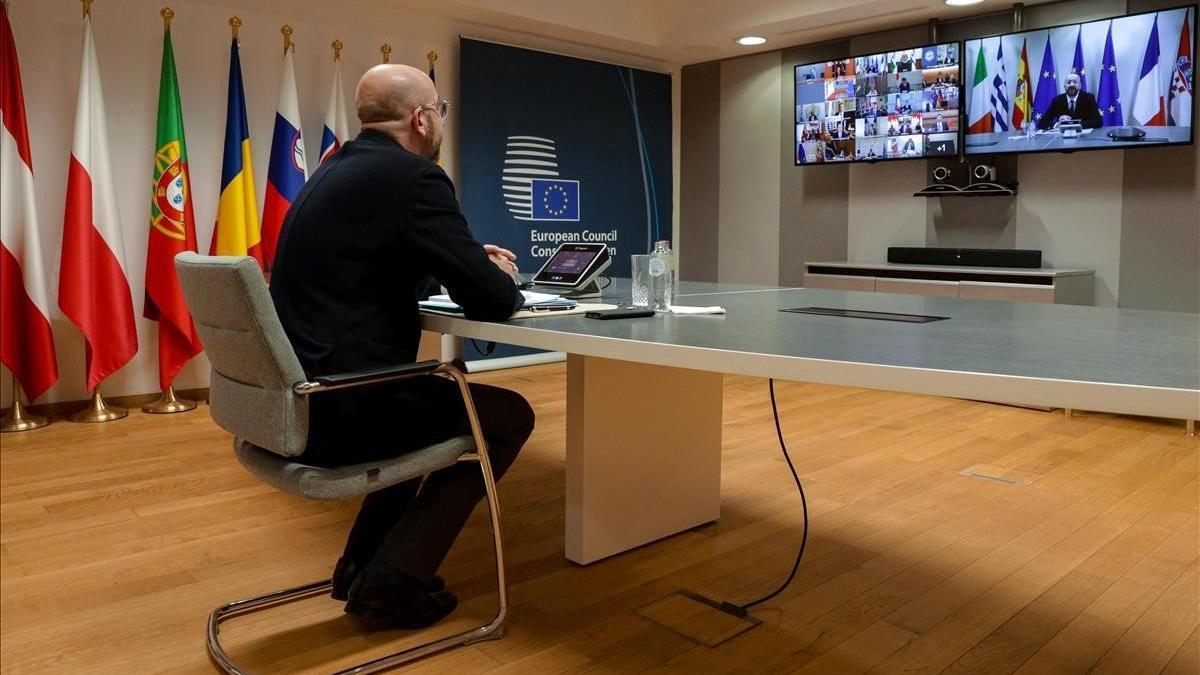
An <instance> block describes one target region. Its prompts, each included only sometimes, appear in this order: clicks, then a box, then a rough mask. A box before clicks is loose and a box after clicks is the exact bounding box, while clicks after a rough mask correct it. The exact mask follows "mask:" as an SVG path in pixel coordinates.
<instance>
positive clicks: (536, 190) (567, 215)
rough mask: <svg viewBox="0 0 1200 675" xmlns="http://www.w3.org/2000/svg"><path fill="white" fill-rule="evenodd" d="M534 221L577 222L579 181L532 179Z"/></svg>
mask: <svg viewBox="0 0 1200 675" xmlns="http://www.w3.org/2000/svg"><path fill="white" fill-rule="evenodd" d="M530 187H531V189H530V192H531V193H532V195H531V196H532V197H533V219H534V220H579V181H577V180H563V179H559V178H554V179H543V178H534V179H533V184H532V185H531V186H530Z"/></svg>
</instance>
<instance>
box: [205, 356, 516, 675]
mask: <svg viewBox="0 0 1200 675" xmlns="http://www.w3.org/2000/svg"><path fill="white" fill-rule="evenodd" d="M432 364H433V362H430V365H432ZM411 365H414V366H420V365H422V364H411ZM428 374H442V375H446V376H448V377H449V378H451V379H453V380H454V381H455V383H457V384H458V390H459V393H460V394H461V395H462V400H463V406H464V407H465V408H466V411H467V420H468V421H469V423H470V426H471V435H472V436H473V437H474V439H475V452H468V453H466V454H463V455H462V456H461V457H459V458H458V461H460V462H478V463H479V469H480V471H481V472H482V473H483V483H484V488H485V491H486V493H487V503H488V514H489V516H490V519H491V528H492V539H493V542H494V544H495V548H496V585H497V591H498V596H499V597H498V605H499V606H498V608H497V610H496V615H495V617H493V618H492V620H491V621H489V622H488V623H485V624H483V625H481V626H477V627H475V628H472V629H470V630H467V631H463V632H461V633H457V634H454V635H450V636H447V637H444V638H440V639H438V640H432V641H429V642H425V643H422V644H419V645H417V646H415V647H409V648H408V649H404V650H401V651H399V652H395V653H393V654H389V655H387V656H382V657H380V658H377V659H374V660H372V661H368V662H366V663H361V664H359V665H356V666H352V667H350V668H347V669H344V670H340V671H338V672H337V673H336V674H335V675H351V674H354V675H359V674H362V673H377V672H379V671H382V670H387V669H388V668H392V667H395V666H399V665H401V664H404V663H408V662H411V661H415V660H417V659H421V658H424V657H426V656H431V655H433V654H437V653H438V652H442V651H446V650H448V649H453V648H455V647H463V646H466V645H470V644H474V643H476V642H482V641H484V640H498V639H500V638H502V637H504V629H505V622H506V620H507V618H508V582H507V580H506V578H505V574H504V548H503V545H502V541H501V537H500V502H499V499H498V497H497V494H496V480H495V476H494V474H493V473H492V463H491V459H490V458H489V456H488V451H487V442H486V441H485V440H484V438H483V430H482V429H481V428H480V425H479V414H478V413H477V412H476V410H475V402H474V400H472V398H471V390H470V388H469V387H468V386H467V378H466V376H465V375H464V374H463V372H462V371H461V370H460V369H459V368H457V367H455V366H454V365H453V364H450V363H441V364H438V365H437V367H436V368H425V369H422V370H420V371H419V372H415V373H414V372H405V370H404V367H400V368H398V369H397V371H396V372H393V373H387V372H384V373H378V374H364V375H363V376H361V377H350V378H346V382H345V383H337V382H336V380H334V381H326V382H322V378H317V381H315V382H300V383H298V384H296V385H294V386H293V387H292V391H293V392H295V393H296V394H297V395H299V396H309V395H312V394H317V393H321V392H326V391H333V390H336V389H347V388H350V387H360V386H370V385H374V384H382V383H385V382H394V381H398V380H403V379H407V378H411V377H417V376H419V375H428ZM331 586H332V580H331V579H325V580H324V581H314V582H312V583H309V584H305V585H303V586H296V587H293V588H287V589H283V590H279V591H274V592H272V593H267V594H265V595H260V596H257V597H254V598H248V599H245V600H235V601H233V602H228V603H226V604H224V605H221V606H220V607H218V608H216V609H214V610H213V611H212V613H211V614H209V616H208V653H209V656H210V657H211V658H212V660H213V662H214V663H215V664H216V665H217V666H218V667H219V668H221V669H222V670H223V671H225V672H226V673H231V674H234V675H243V674H245V673H248V672H249V671H247V670H246V669H245V668H244V667H242V666H240V665H239V664H238V663H237V662H235V661H234V660H233V659H232V658H231V657H230V656H229V654H228V653H226V652H225V650H224V648H222V647H221V642H220V640H219V635H220V630H221V629H220V626H221V624H222V623H223V622H225V621H228V620H229V619H232V618H234V617H237V616H242V615H245V614H251V613H254V612H258V611H262V610H265V609H269V608H271V607H277V606H279V605H285V604H288V603H291V602H296V601H298V600H303V599H305V598H310V597H313V596H316V595H321V594H323V593H326V592H328V591H329V589H330V588H331Z"/></svg>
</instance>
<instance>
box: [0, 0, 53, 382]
mask: <svg viewBox="0 0 1200 675" xmlns="http://www.w3.org/2000/svg"><path fill="white" fill-rule="evenodd" d="M0 82H2V83H3V84H0V362H3V363H4V365H5V366H8V369H9V370H10V371H12V374H13V377H15V378H16V380H17V382H19V383H20V384H21V388H22V389H24V390H25V397H26V398H28V399H29V400H30V401H33V400H34V399H36V398H37V397H38V396H41V395H42V394H43V393H45V391H46V390H47V389H49V388H50V386H51V385H52V384H54V383H55V381H57V380H58V363H57V361H56V359H55V356H54V336H53V335H52V334H51V332H50V318H49V317H50V295H49V293H47V292H46V270H45V268H44V267H43V265H42V243H41V240H40V237H39V233H38V222H37V214H36V213H35V211H34V207H33V161H32V160H31V158H30V154H29V127H28V126H27V125H26V122H25V98H24V96H23V94H22V92H21V66H20V64H19V63H17V46H16V43H15V41H14V40H13V33H12V24H10V23H9V21H8V5H7V4H4V3H0Z"/></svg>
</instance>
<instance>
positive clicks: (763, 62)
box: [717, 51, 784, 284]
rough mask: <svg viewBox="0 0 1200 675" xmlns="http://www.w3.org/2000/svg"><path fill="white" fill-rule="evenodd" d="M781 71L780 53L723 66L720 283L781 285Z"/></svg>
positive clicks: (746, 58) (757, 56) (775, 52)
mask: <svg viewBox="0 0 1200 675" xmlns="http://www.w3.org/2000/svg"><path fill="white" fill-rule="evenodd" d="M781 72H782V69H781V68H780V53H779V52H778V51H774V52H765V53H762V54H754V55H751V56H744V57H742V58H738V59H729V60H726V61H722V62H721V162H720V180H721V184H720V191H721V197H720V203H719V204H718V208H719V214H720V233H719V236H718V244H719V246H720V247H721V252H722V255H721V256H720V259H719V260H718V261H717V279H718V280H719V281H723V282H733V283H757V284H777V283H778V282H779V255H778V252H779V190H780V187H779V181H780V166H779V159H778V158H779V146H780V145H783V144H784V140H783V137H782V135H781V134H780V130H779V123H778V119H779V118H778V115H779V109H780V106H781V102H780V99H781V95H780V85H779V80H780V77H781ZM735 251H736V255H727V254H728V253H731V252H735Z"/></svg>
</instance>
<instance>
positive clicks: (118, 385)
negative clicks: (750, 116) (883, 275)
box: [0, 0, 778, 405]
mask: <svg viewBox="0 0 1200 675" xmlns="http://www.w3.org/2000/svg"><path fill="white" fill-rule="evenodd" d="M164 4H168V0H97V2H95V4H94V5H93V6H92V17H93V29H94V31H95V37H96V43H97V52H98V58H99V61H100V73H101V78H102V80H103V83H104V90H105V91H104V93H105V101H106V104H107V106H108V121H109V129H108V132H109V141H110V147H111V148H112V153H113V157H112V163H113V172H114V176H115V177H116V181H117V189H118V194H117V201H118V203H119V205H120V213H121V219H122V229H123V232H124V241H125V260H126V265H127V268H128V270H129V274H130V277H131V278H130V280H129V281H130V286H131V288H132V289H133V295H134V298H133V300H134V308H135V313H136V314H137V315H138V316H140V315H141V313H142V309H143V299H142V296H143V288H144V276H145V266H146V259H145V258H146V253H145V252H146V237H147V234H146V231H147V228H148V219H149V215H148V213H149V201H148V200H149V196H150V175H151V169H152V159H153V151H154V148H153V144H154V133H155V119H156V110H157V101H158V78H159V65H160V60H161V57H162V54H161V45H162V19H161V17H160V16H159V10H160V9H161V8H162V7H163V5H164ZM169 4H170V5H171V7H172V8H173V9H174V10H175V19H174V23H173V24H172V40H173V42H174V48H175V59H176V65H177V68H178V73H179V80H180V95H181V97H182V100H183V107H184V111H183V113H184V123H185V127H186V133H187V142H188V154H189V160H190V168H191V175H192V188H193V191H194V193H195V194H194V197H195V211H196V219H197V223H198V227H197V229H198V232H197V235H198V240H199V242H200V247H201V249H202V250H207V246H208V242H209V238H210V237H211V233H212V228H213V222H214V219H215V216H216V209H217V201H218V196H219V192H218V190H219V181H220V170H221V146H222V139H223V134H224V124H225V105H226V89H227V76H228V69H229V40H230V29H229V25H228V23H227V22H228V19H229V17H230V16H231V15H234V14H237V15H238V16H239V17H240V18H241V19H242V29H241V61H242V76H243V80H244V86H245V92H246V99H247V101H246V105H247V114H248V115H249V119H250V132H251V138H252V141H253V148H254V169H255V179H256V189H257V192H258V199H259V202H258V204H259V209H260V212H261V208H262V197H263V191H264V186H265V182H266V175H267V158H268V154H269V151H270V139H271V131H272V128H273V122H274V111H275V105H276V99H277V96H278V88H279V80H280V74H281V72H282V64H281V56H282V38H281V36H280V33H279V29H280V26H281V25H282V24H284V23H289V24H291V25H292V27H293V28H294V29H295V34H294V41H295V43H296V79H297V84H298V87H299V95H300V114H301V117H302V122H303V125H304V133H305V136H306V139H305V141H306V147H305V150H306V153H307V157H308V160H309V163H310V168H312V165H313V164H314V163H315V161H316V158H317V156H318V146H319V144H320V131H321V125H322V122H323V120H324V115H325V107H326V103H327V101H328V97H329V89H330V77H331V72H332V71H331V63H332V50H331V49H330V46H329V45H330V43H331V42H332V41H333V40H334V39H335V38H336V39H341V40H342V41H343V42H344V43H345V49H344V51H343V52H342V76H343V80H344V82H345V85H346V96H347V98H348V100H350V101H353V88H354V83H355V82H356V81H357V79H358V76H359V75H360V74H361V73H362V72H363V71H364V70H366V69H367V68H368V67H370V66H372V65H374V64H376V63H378V62H379V60H380V57H379V45H380V44H382V43H384V42H388V43H390V44H391V45H392V49H393V51H392V55H391V61H392V62H393V63H409V64H413V65H416V66H418V67H421V68H424V67H425V54H426V52H428V51H429V50H431V49H433V50H436V51H437V52H438V53H439V56H440V58H439V60H438V62H437V74H438V84H439V89H441V92H442V95H443V96H445V97H446V98H448V99H450V100H451V101H452V102H454V101H455V100H456V98H457V90H458V36H459V34H463V35H468V36H472V37H479V38H483V39H491V40H496V41H503V42H507V43H510V44H520V45H525V46H529V47H533V48H538V49H545V50H550V51H558V52H562V53H567V54H570V55H573V56H581V57H585V58H595V59H601V60H606V61H611V62H615V63H621V64H625V65H630V66H633V67H639V68H646V69H650V70H657V71H660V72H670V71H671V68H670V66H669V65H668V64H664V63H661V62H657V61H652V60H646V59H639V58H637V57H632V56H629V55H627V54H616V53H610V52H607V51H605V50H601V49H596V48H591V47H585V46H582V45H575V44H569V43H564V42H562V41H558V40H554V39H552V38H546V37H539V36H534V35H529V34H524V33H522V34H515V33H511V32H507V31H503V30H499V29H494V28H490V27H486V26H480V25H473V24H465V23H461V22H455V21H451V20H448V19H444V18H440V17H436V16H431V15H422V14H418V13H415V12H413V11H411V10H408V11H404V10H396V9H389V8H388V7H387V6H386V5H384V4H383V3H371V4H367V3H358V2H337V3H331V2H326V1H323V0H261V1H258V2H252V3H251V2H244V1H243V2H220V1H209V0H169ZM9 11H10V17H11V19H12V23H13V30H14V33H15V37H16V42H17V50H18V55H19V58H20V62H21V68H22V80H23V83H24V88H25V105H26V110H27V113H28V117H29V126H30V144H31V146H32V153H33V166H34V174H35V192H36V199H37V207H38V216H39V221H40V222H39V227H40V230H41V233H42V241H43V244H44V245H43V250H44V254H45V256H46V261H45V262H46V269H48V270H50V278H49V279H48V280H47V282H48V286H49V287H50V288H51V289H53V291H52V294H53V295H54V297H57V287H58V269H59V255H60V251H61V243H60V242H61V230H62V217H63V205H64V197H65V185H66V183H65V181H66V170H67V162H68V158H69V156H70V145H71V136H72V125H73V119H74V110H75V94H76V87H77V84H78V80H79V62H80V54H81V48H82V38H81V35H82V33H81V22H80V3H79V2H78V1H77V0H12V3H11V6H10V10H9ZM677 115H678V112H677V111H676V119H675V123H676V125H678V118H677ZM456 128H457V122H456V120H455V118H454V114H453V110H452V112H451V130H450V133H448V134H447V136H446V141H445V148H444V152H443V156H444V157H445V159H444V160H443V162H444V165H445V166H446V168H447V170H448V171H449V172H450V174H451V176H452V177H453V176H455V175H456V169H455V165H454V162H455V157H456V154H457V149H456V145H455V133H454V132H455V130H456ZM676 152H677V150H676ZM777 183H778V181H776V184H777ZM51 320H52V323H53V324H54V334H55V346H56V349H57V351H58V364H59V373H60V378H59V381H58V383H57V384H55V386H54V387H53V388H51V390H50V391H49V392H48V393H47V394H46V395H45V396H43V398H42V399H40V400H39V402H45V401H63V400H80V399H84V398H86V396H87V392H86V391H85V388H84V347H83V339H82V336H81V335H80V334H79V332H78V331H77V330H76V329H75V327H74V326H73V325H72V324H70V323H69V322H68V321H67V320H66V319H65V318H64V317H63V316H62V314H61V313H60V312H59V311H58V310H57V308H55V310H54V312H53V316H52V317H51ZM137 329H138V340H139V346H140V349H139V352H138V354H137V356H136V357H135V358H134V359H133V361H131V362H130V363H129V364H128V365H126V366H125V367H124V368H122V369H121V370H120V371H118V372H117V373H115V374H114V375H112V376H111V377H110V378H109V379H108V380H107V381H106V383H105V384H104V386H103V391H104V393H106V394H109V395H123V394H140V393H148V392H155V391H157V390H158V375H157V324H155V323H154V322H151V321H147V320H145V319H139V320H138V326H137ZM207 378H208V365H207V362H206V361H205V359H204V357H203V356H200V357H198V358H196V359H195V360H193V362H191V363H190V364H189V365H188V366H186V367H185V368H184V370H183V371H182V372H181V373H180V376H179V378H178V379H177V380H176V386H177V387H179V388H187V387H197V386H206V385H207ZM10 382H11V378H10V376H9V373H8V371H7V369H3V376H2V378H0V405H8V401H9V399H10V393H11V384H10Z"/></svg>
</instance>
